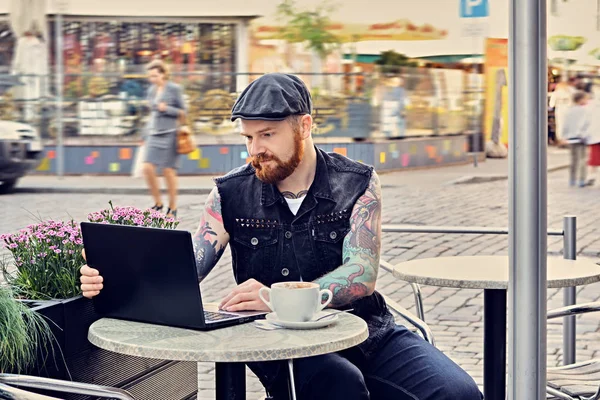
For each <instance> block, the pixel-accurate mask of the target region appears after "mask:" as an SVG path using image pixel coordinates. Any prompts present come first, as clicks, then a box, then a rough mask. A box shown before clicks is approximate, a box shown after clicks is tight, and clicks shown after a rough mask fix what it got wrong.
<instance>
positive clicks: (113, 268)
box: [81, 222, 267, 330]
mask: <svg viewBox="0 0 600 400" xmlns="http://www.w3.org/2000/svg"><path fill="white" fill-rule="evenodd" d="M81 233H82V236H83V246H84V248H85V254H86V258H87V264H88V265H89V266H90V267H92V268H95V269H97V270H98V271H100V275H102V277H103V278H104V288H103V289H102V290H101V291H100V294H98V295H97V296H95V297H94V299H93V301H94V308H95V310H96V312H98V313H99V314H100V315H102V316H104V317H110V318H117V319H124V320H130V321H138V322H146V323H151V324H159V325H168V326H174V327H179V328H188V329H197V330H211V329H217V328H222V327H226V326H231V325H237V324H241V323H245V322H249V321H253V320H255V319H258V318H261V317H264V315H265V314H267V313H266V312H263V311H259V312H226V311H222V310H219V309H218V307H217V305H216V304H211V305H208V304H207V305H206V307H205V306H204V305H203V304H202V296H201V294H200V284H199V283H198V275H197V272H196V261H195V257H194V250H193V245H192V236H191V234H190V232H187V231H183V230H174V229H159V228H146V227H137V226H127V225H112V224H100V223H91V222H82V223H81Z"/></svg>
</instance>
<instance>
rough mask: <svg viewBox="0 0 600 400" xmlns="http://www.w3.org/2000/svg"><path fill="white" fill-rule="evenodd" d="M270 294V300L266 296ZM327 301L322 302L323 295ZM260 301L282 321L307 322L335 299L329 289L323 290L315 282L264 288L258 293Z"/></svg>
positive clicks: (285, 283) (280, 283) (291, 283)
mask: <svg viewBox="0 0 600 400" xmlns="http://www.w3.org/2000/svg"><path fill="white" fill-rule="evenodd" d="M267 293H268V294H269V300H267V299H266V297H265V295H266V294H267ZM325 294H326V295H327V300H326V301H325V302H322V298H323V295H325ZM258 296H259V297H260V299H261V300H262V301H263V302H264V303H265V304H266V305H267V306H268V307H269V308H270V309H271V311H273V312H274V313H275V314H276V315H277V318H278V319H279V320H281V321H288V322H307V321H310V320H312V319H313V318H314V316H315V314H317V313H318V312H320V311H322V310H323V309H324V308H325V307H327V305H328V304H329V303H331V300H332V299H333V293H332V292H331V290H329V289H322V290H321V287H320V286H319V285H318V284H316V283H313V282H279V283H274V284H273V285H271V288H267V287H263V288H261V289H260V290H259V291H258Z"/></svg>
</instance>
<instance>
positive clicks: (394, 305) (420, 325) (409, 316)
mask: <svg viewBox="0 0 600 400" xmlns="http://www.w3.org/2000/svg"><path fill="white" fill-rule="evenodd" d="M382 296H383V298H384V299H385V302H386V303H387V305H388V307H389V308H391V309H392V310H393V311H394V312H396V313H398V314H400V316H401V317H402V318H404V319H405V320H407V321H408V322H409V323H411V324H412V325H414V326H415V327H416V328H417V329H418V330H419V331H420V332H421V334H422V335H423V338H424V339H425V340H426V341H428V342H429V343H430V344H431V345H433V346H435V339H434V338H433V332H432V331H431V328H429V325H427V324H426V323H425V322H424V321H422V320H420V319H419V318H417V316H416V315H414V314H413V313H411V312H410V311H408V310H407V309H406V308H404V307H402V306H401V305H400V304H399V303H398V302H397V301H394V300H392V299H390V298H389V297H388V296H386V295H384V294H382Z"/></svg>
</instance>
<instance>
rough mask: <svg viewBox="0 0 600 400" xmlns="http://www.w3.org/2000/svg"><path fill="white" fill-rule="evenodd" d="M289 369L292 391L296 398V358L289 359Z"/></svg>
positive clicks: (293, 398)
mask: <svg viewBox="0 0 600 400" xmlns="http://www.w3.org/2000/svg"><path fill="white" fill-rule="evenodd" d="M288 369H289V371H290V392H291V397H292V400H296V383H295V382H294V360H288Z"/></svg>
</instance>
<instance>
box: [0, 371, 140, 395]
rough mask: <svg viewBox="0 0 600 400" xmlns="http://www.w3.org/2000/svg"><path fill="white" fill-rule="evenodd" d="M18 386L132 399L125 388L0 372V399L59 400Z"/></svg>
mask: <svg viewBox="0 0 600 400" xmlns="http://www.w3.org/2000/svg"><path fill="white" fill-rule="evenodd" d="M15 386H16V387H19V388H32V389H40V390H48V391H54V392H63V393H72V394H81V395H87V396H95V397H104V398H110V399H117V400H134V398H133V396H132V395H131V394H130V393H128V392H127V391H126V390H123V389H118V388H113V387H108V386H99V385H92V384H89V383H80V382H69V381H62V380H58V379H49V378H40V377H38V376H28V375H13V374H0V399H7V400H59V399H57V398H55V397H49V396H44V395H40V394H37V393H32V392H27V391H25V390H21V389H17V388H16V387H15Z"/></svg>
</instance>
